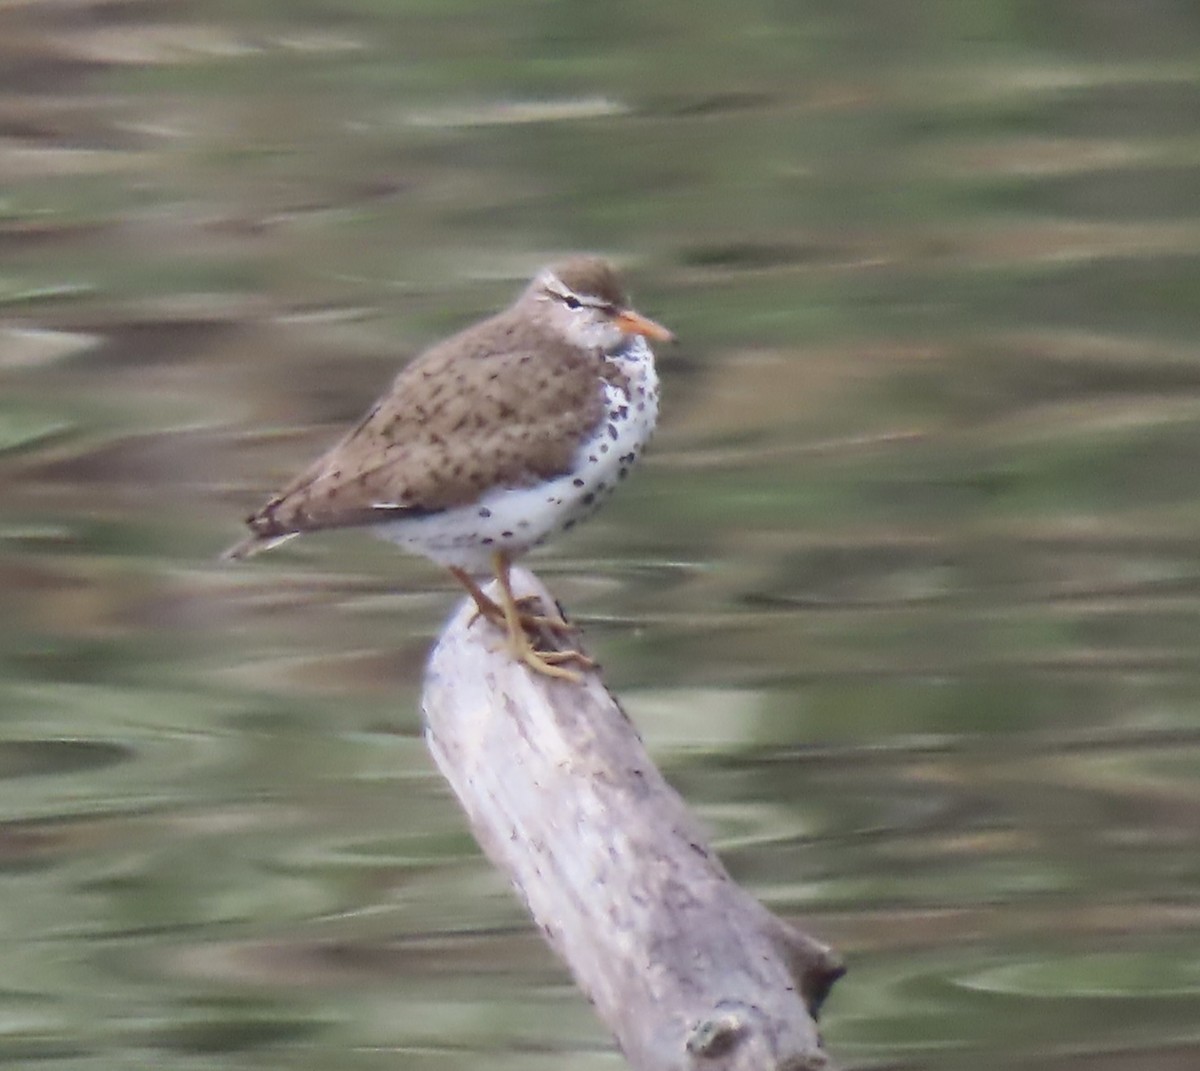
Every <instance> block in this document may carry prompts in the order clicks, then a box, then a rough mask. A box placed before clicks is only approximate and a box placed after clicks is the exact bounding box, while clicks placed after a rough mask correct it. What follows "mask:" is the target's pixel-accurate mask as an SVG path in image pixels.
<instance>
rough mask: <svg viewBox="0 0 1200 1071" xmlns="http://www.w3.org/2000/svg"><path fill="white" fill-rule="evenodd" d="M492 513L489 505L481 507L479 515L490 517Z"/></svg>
mask: <svg viewBox="0 0 1200 1071" xmlns="http://www.w3.org/2000/svg"><path fill="white" fill-rule="evenodd" d="M491 515H492V511H491V510H490V509H488V508H487V506H480V507H479V516H481V517H490V516H491Z"/></svg>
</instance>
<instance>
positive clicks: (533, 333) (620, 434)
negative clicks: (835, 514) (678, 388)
mask: <svg viewBox="0 0 1200 1071" xmlns="http://www.w3.org/2000/svg"><path fill="white" fill-rule="evenodd" d="M647 339H651V340H655V341H659V342H668V341H671V340H672V339H673V336H672V334H671V332H670V331H668V330H667V329H666V328H665V327H662V326H661V325H660V324H657V323H655V322H654V321H653V320H649V319H647V318H646V317H644V316H642V315H641V314H640V313H637V312H635V311H634V310H633V309H632V308H631V307H630V306H629V303H628V301H627V299H626V297H625V293H624V290H623V288H622V286H621V283H620V280H619V279H618V277H617V274H616V272H615V271H614V270H613V268H612V266H611V265H610V264H609V263H608V262H607V261H605V260H602V259H600V258H598V257H585V256H580V257H574V258H572V259H569V260H565V261H563V262H562V263H560V264H556V265H553V266H551V267H548V268H544V269H543V270H542V271H540V272H538V274H537V275H536V276H535V277H534V279H533V281H532V282H531V283H530V284H529V285H528V286H527V287H526V289H525V290H524V292H523V293H522V294H521V295H520V296H519V297H518V298H517V300H516V301H515V302H514V303H513V304H512V305H510V306H509V307H508V308H507V309H505V310H504V311H503V312H500V313H498V314H496V315H495V316H492V317H490V318H489V319H486V320H483V321H481V322H480V323H477V324H474V325H473V326H471V327H468V328H466V329H465V330H463V331H461V332H459V333H458V334H456V335H453V336H451V337H450V338H448V339H446V340H445V341H444V342H440V343H438V344H437V345H435V346H433V347H431V348H430V349H428V350H426V351H425V352H424V353H422V354H421V355H420V356H419V357H417V358H415V359H414V360H413V361H412V362H411V363H410V364H408V365H407V366H406V367H405V368H404V369H402V370H401V372H400V374H399V375H398V376H397V377H396V379H395V381H394V382H393V383H392V386H391V388H390V389H389V390H388V392H387V393H386V394H384V395H383V397H381V398H380V399H379V400H378V401H377V402H376V403H375V404H374V405H373V406H372V407H371V409H370V410H369V411H368V412H367V414H366V416H364V417H363V418H362V420H361V421H359V423H358V424H357V425H356V426H355V427H354V428H353V430H351V431H350V432H349V433H347V434H346V435H345V437H344V438H342V440H341V441H340V442H338V443H337V444H336V445H335V446H333V448H332V449H330V450H329V451H328V452H327V453H326V454H324V455H323V456H322V457H320V458H318V459H317V461H315V462H314V463H313V464H312V465H310V466H309V467H308V468H307V469H305V470H304V471H303V472H301V473H300V475H299V476H297V477H296V478H295V479H293V480H292V481H291V482H290V483H289V484H287V486H285V487H284V488H283V490H281V491H280V492H279V493H278V494H277V495H275V496H274V497H273V498H271V499H270V501H268V502H267V503H266V505H264V506H263V507H262V508H261V509H260V510H258V511H257V512H256V513H254V514H252V515H251V516H250V517H248V518H247V519H246V523H247V524H248V525H249V527H250V530H251V532H252V534H251V535H250V536H249V537H248V538H246V539H245V540H243V541H242V542H241V543H238V544H237V545H236V546H234V547H231V548H230V549H229V550H227V551H226V552H225V555H224V557H226V558H245V557H249V556H250V555H252V554H255V553H257V552H258V551H261V550H266V549H268V548H270V547H273V546H277V545H278V544H280V543H282V542H284V541H285V540H288V539H290V538H292V537H293V536H296V535H300V534H302V533H305V532H313V531H318V530H321V529H325V528H350V527H368V528H372V529H374V531H375V532H376V533H378V534H379V535H381V536H383V537H384V538H386V539H389V540H392V541H394V542H396V543H398V544H400V545H401V546H402V547H404V548H406V549H408V550H411V551H415V552H417V553H420V554H424V555H425V556H426V557H428V558H430V559H432V560H433V561H435V562H437V563H438V564H440V565H443V566H445V567H446V568H448V569H449V570H450V572H451V573H453V575H454V576H455V578H456V579H457V580H458V581H459V582H460V583H461V584H462V585H463V587H465V588H466V590H467V592H468V593H469V594H470V596H471V598H472V599H473V600H474V602H475V605H476V607H477V608H478V611H479V615H480V616H481V617H483V618H485V619H486V620H488V621H490V622H492V623H493V624H495V625H498V626H500V627H501V628H503V629H504V630H505V631H506V633H507V636H508V642H509V645H510V648H511V650H512V653H513V655H514V656H515V657H516V658H517V659H519V660H520V661H522V662H524V663H525V664H526V665H528V666H529V667H530V668H531V669H533V670H535V671H536V672H538V673H542V674H545V675H547V676H550V677H560V678H565V679H568V680H578V679H579V675H578V674H577V673H576V672H575V671H574V670H572V669H569V668H567V665H566V664H567V663H574V664H576V665H580V666H584V667H586V666H590V665H591V664H592V663H591V661H590V660H589V659H588V658H587V657H586V656H585V655H583V654H582V653H581V652H579V651H577V650H540V649H539V647H538V646H537V645H535V643H534V642H533V641H532V640H531V638H530V635H529V632H530V631H532V632H533V633H534V635H535V637H536V636H539V635H540V636H542V637H544V636H545V633H546V631H547V629H548V630H550V631H552V632H563V631H566V630H567V626H566V624H565V622H564V621H563V620H562V619H561V617H559V616H558V615H557V613H555V612H547V613H543V614H533V613H531V612H529V611H527V610H526V608H525V606H524V605H523V602H522V600H517V599H515V598H514V597H513V593H512V586H511V583H510V580H509V568H510V566H511V564H512V562H513V560H514V559H515V558H517V557H518V556H520V555H521V554H524V553H525V552H526V551H528V550H529V549H530V548H532V547H535V546H537V545H538V544H539V543H542V542H544V541H545V540H547V539H549V538H550V537H551V536H553V535H555V534H557V533H558V532H562V531H566V530H568V529H570V528H572V527H574V525H575V524H577V523H578V522H579V521H580V520H582V519H584V518H585V517H587V516H589V515H590V514H591V513H592V512H593V511H594V510H595V509H596V508H597V507H598V506H599V505H600V503H601V502H602V501H603V500H604V499H605V498H607V496H608V495H609V494H610V493H611V492H612V490H613V489H614V488H615V487H616V485H617V483H618V482H619V481H621V480H622V479H624V478H625V476H626V475H627V474H628V472H629V470H630V469H631V468H632V466H633V464H634V462H636V461H637V459H638V456H639V455H640V453H641V452H642V448H643V447H644V446H645V444H646V442H647V440H648V439H649V438H650V435H651V434H652V433H653V431H654V425H655V422H656V421H657V419H658V376H657V374H656V373H655V370H654V354H653V353H652V352H651V350H650V347H649V345H648V344H647V341H646V340H647ZM488 573H494V575H495V576H496V579H497V580H498V581H499V587H500V600H499V602H496V601H494V600H493V599H491V598H490V597H489V596H488V595H486V594H485V593H484V592H483V590H482V589H481V588H480V586H479V584H478V582H477V581H476V580H475V577H476V576H479V575H485V574H488Z"/></svg>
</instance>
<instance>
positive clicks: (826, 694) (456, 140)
mask: <svg viewBox="0 0 1200 1071" xmlns="http://www.w3.org/2000/svg"><path fill="white" fill-rule="evenodd" d="M1198 115H1200V15H1197V14H1196V12H1195V11H1194V10H1193V8H1192V6H1191V5H1188V4H1182V3H1170V2H1165V0H1164V2H1161V3H1155V4H1143V5H1132V4H1124V3H1116V2H1111V3H1105V2H1101V0H1058V2H1053V3H1043V4H1038V5H1029V4H1022V3H1016V2H996V3H991V4H986V5H985V4H975V3H968V2H966V0H962V2H953V0H941V2H935V0H904V2H899V3H896V2H887V3H884V2H882V0H874V2H867V0H859V2H851V3H843V4H838V5H834V4H824V3H816V2H809V3H800V4H795V5H790V6H789V5H778V4H749V5H735V4H731V3H728V2H712V3H707V2H705V3H693V4H682V3H657V4H651V5H633V4H627V3H617V4H611V5H606V6H603V7H601V6H600V5H596V4H590V5H589V4H582V3H576V2H566V0H560V2H557V3H509V4H504V5H484V4H480V3H478V2H477V0H473V2H470V3H468V2H465V0H463V2H455V3H450V4H430V3H389V4H381V3H374V4H372V3H367V2H365V0H362V2H353V3H344V4H341V5H337V6H333V5H325V4H316V3H303V4H297V3H292V4H278V3H277V4H268V3H251V4H217V3H212V2H201V3H193V4H166V5H161V6H156V7H153V8H148V7H146V6H144V5H138V4H126V3H120V2H110V3H101V2H83V3H79V4H71V5H59V4H51V3H46V2H37V0H35V2H32V3H27V4H14V5H8V6H5V7H0V182H2V184H3V189H2V194H0V314H2V315H3V317H4V321H5V322H4V325H3V334H2V335H0V484H2V486H3V499H2V500H0V501H3V508H2V511H0V583H2V585H3V586H2V591H3V600H4V605H5V612H4V613H3V614H2V615H0V867H2V868H3V870H2V873H0V919H2V920H3V933H4V935H5V938H6V945H7V947H6V949H5V955H4V963H5V968H6V969H5V972H4V982H3V985H2V986H0V1056H2V1058H3V1059H4V1060H5V1061H6V1062H7V1063H9V1064H11V1065H13V1066H26V1065H30V1066H32V1065H35V1064H36V1065H37V1066H39V1067H43V1068H45V1067H57V1066H61V1067H63V1068H66V1067H71V1068H75V1067H96V1068H110V1067H112V1068H116V1067H120V1068H131V1067H139V1066H154V1067H155V1068H162V1067H167V1068H172V1069H174V1068H178V1069H187V1068H191V1067H197V1068H198V1067H214V1066H220V1067H259V1068H261V1067H275V1066H279V1067H283V1066H288V1067H293V1068H294V1067H307V1066H312V1067H328V1066H330V1065H331V1064H334V1063H336V1064H337V1065H338V1066H340V1067H343V1068H351V1069H359V1068H361V1069H370V1068H375V1067H379V1068H383V1067H388V1068H391V1067H396V1066H405V1067H412V1068H417V1069H423V1068H438V1069H450V1068H460V1067H467V1066H474V1065H476V1064H477V1063H479V1062H480V1061H481V1060H486V1061H487V1063H488V1064H489V1066H492V1067H499V1068H505V1067H509V1066H511V1067H514V1068H517V1067H520V1068H534V1069H536V1068H539V1067H543V1066H544V1067H547V1068H549V1067H555V1068H561V1067H570V1068H579V1069H583V1068H591V1067H597V1068H600V1067H617V1066H620V1062H619V1060H618V1058H617V1057H616V1056H615V1055H614V1054H613V1053H612V1052H611V1050H610V1048H609V1042H608V1039H607V1037H606V1035H605V1034H604V1032H603V1030H602V1029H601V1028H600V1027H599V1026H598V1025H597V1024H596V1023H595V1022H594V1020H593V1019H592V1017H591V1015H590V1013H589V1010H588V1009H587V1007H586V1005H585V1004H584V1002H583V1001H582V999H581V998H580V997H579V996H578V995H577V994H576V993H575V992H574V990H573V989H572V988H571V986H570V985H569V983H568V981H567V979H566V977H565V975H564V973H563V972H562V970H561V969H560V968H559V967H558V966H557V965H556V964H555V962H554V961H553V959H552V958H551V957H550V955H549V953H548V952H546V951H545V950H544V949H543V948H542V947H541V945H540V944H539V942H538V940H537V939H536V937H535V936H534V935H533V934H532V933H531V931H530V929H529V927H528V926H527V924H526V920H525V919H524V917H523V915H522V913H521V911H520V909H519V907H518V906H517V904H516V903H515V901H514V900H513V898H512V897H511V896H510V894H509V893H508V891H507V890H506V889H505V888H504V885H503V883H502V882H501V881H500V879H499V878H498V877H496V876H495V875H494V874H492V873H491V872H490V871H489V870H488V868H487V867H486V866H485V864H483V863H482V861H481V860H480V859H479V857H478V854H477V852H476V851H475V849H474V846H473V845H472V844H471V842H470V840H469V838H468V836H467V834H466V833H465V830H464V828H463V824H462V822H461V819H460V818H459V816H458V814H457V811H456V810H455V807H454V805H453V803H452V801H450V799H449V798H448V795H447V793H446V791H445V790H444V789H443V787H442V786H441V784H440V782H439V781H438V780H437V778H436V776H435V775H434V774H433V772H432V769H431V765H430V763H429V761H428V759H427V757H426V755H425V753H424V749H423V747H422V744H421V741H420V738H419V721H418V715H417V697H418V694H419V686H420V673H421V667H422V664H423V661H424V657H425V654H426V652H427V650H428V647H429V644H430V642H431V641H432V637H433V636H434V635H435V634H436V631H437V629H438V628H439V627H440V624H441V622H442V620H443V619H444V617H445V615H446V614H447V613H448V612H449V609H450V607H451V606H452V605H453V603H454V601H455V599H456V598H457V596H456V594H455V593H454V592H453V591H452V590H451V587H450V585H449V584H448V583H447V582H446V580H445V579H444V578H443V577H442V576H440V575H439V574H437V573H436V572H435V571H434V570H433V569H432V568H431V567H429V566H428V565H426V564H425V563H422V562H418V561H411V560H408V559H405V558H403V557H400V556H399V555H397V554H396V553H395V552H394V550H392V549H390V548H388V547H385V546H382V545H376V544H375V543H374V542H372V541H371V540H369V539H367V538H365V537H362V536H355V535H353V534H348V535H341V536H328V537H322V538H319V539H313V540H312V542H311V543H308V544H307V545H306V544H304V543H301V544H299V545H297V544H292V545H291V546H290V547H289V548H288V549H287V550H285V551H281V552H279V553H278V554H276V555H275V556H273V557H270V558H264V559H262V560H260V561H258V562H255V563H254V564H252V565H250V566H246V567H243V568H239V569H228V568H223V567H220V566H218V565H217V564H216V563H215V562H214V560H213V559H214V555H215V553H216V552H217V551H218V550H219V549H220V548H221V547H223V546H224V545H225V544H226V543H228V542H229V541H230V540H231V539H233V538H234V537H235V536H236V534H237V519H238V517H239V516H240V514H241V513H242V512H243V511H244V509H245V508H246V507H248V506H250V505H253V504H255V503H256V502H257V500H258V499H259V498H260V497H261V495H262V494H263V493H264V492H265V491H267V490H269V489H270V488H272V487H273V486H274V485H275V484H276V483H277V482H278V480H279V478H280V477H281V476H283V475H286V474H287V473H288V472H290V471H291V470H292V469H294V468H295V467H296V466H297V465H298V464H300V463H302V462H303V461H305V460H307V459H308V458H309V457H310V456H311V455H312V454H313V453H314V452H315V451H316V450H317V449H319V448H320V447H321V446H323V445H324V444H325V443H327V442H328V441H329V440H330V439H331V437H332V436H333V435H335V434H336V430H337V428H338V426H339V425H341V424H342V423H344V422H346V421H349V420H352V419H353V418H354V417H355V416H356V415H357V414H358V412H359V411H360V410H361V409H362V407H363V406H364V405H365V404H366V403H367V402H368V401H369V400H370V399H371V398H373V397H374V396H375V394H376V393H377V392H378V390H379V389H380V388H381V386H382V385H383V384H385V383H386V382H387V381H388V379H389V378H390V376H391V374H392V372H393V370H394V368H395V367H396V366H397V364H398V363H399V362H400V361H401V360H403V359H404V357H406V356H407V355H408V354H410V353H412V352H414V351H415V350H417V349H419V348H420V347H421V346H422V345H424V344H426V343H427V342H429V341H430V340H432V339H434V338H437V337H438V336H439V335H440V334H441V333H444V332H446V331H449V330H452V329H454V328H455V327H457V326H459V325H461V324H463V323H465V322H467V321H469V320H470V319H471V318H473V317H475V316H478V315H480V314H482V313H484V312H486V311H489V310H491V309H493V308H495V307H497V306H499V305H502V304H504V303H506V302H507V301H508V300H509V299H510V298H511V296H512V294H513V293H514V292H515V290H516V289H517V288H518V287H519V286H520V283H521V280H522V279H523V278H524V277H525V276H527V274H528V273H529V272H530V271H532V269H533V268H534V267H536V266H537V265H538V264H540V263H542V262H543V261H544V260H545V259H547V258H549V257H551V256H554V255H557V254H559V253H561V252H563V251H567V250H573V249H579V248H586V249H598V250H601V251H604V252H607V253H609V254H612V255H614V256H616V257H618V258H619V259H620V260H621V261H622V262H623V264H625V265H626V267H627V269H628V273H629V275H630V277H631V280H632V283H633V288H634V292H635V295H636V298H637V302H638V305H639V306H640V307H642V308H643V309H644V310H645V311H646V312H648V313H649V314H651V315H653V316H655V317H656V318H657V319H660V320H662V321H663V322H665V323H668V324H670V325H671V326H672V327H673V328H674V329H675V330H676V331H677V332H678V333H679V334H680V336H681V338H682V339H683V340H684V342H683V345H682V346H681V347H680V349H679V352H677V353H675V354H673V355H671V356H670V357H669V358H666V359H664V360H663V361H662V365H663V367H662V374H663V378H664V383H665V391H666V402H665V405H666V409H665V416H664V422H663V426H662V428H661V431H660V434H659V436H658V439H657V440H656V444H655V448H654V450H653V452H652V454H651V456H650V457H649V458H648V459H647V462H646V464H645V465H644V466H643V467H642V471H641V472H640V473H639V475H638V477H637V479H636V480H634V481H632V482H631V483H630V484H629V485H628V486H627V487H625V488H623V489H622V495H621V496H619V497H618V498H617V499H615V500H614V502H613V503H612V504H611V505H610V506H609V507H607V508H606V510H605V511H604V512H603V513H602V514H601V515H600V516H599V517H598V518H597V519H596V521H595V522H593V523H592V524H591V525H589V526H588V527H586V528H584V529H583V530H581V531H580V532H579V533H578V534H577V535H575V536H573V537H572V538H571V540H569V541H564V542H563V543H562V544H560V545H559V546H557V547H555V548H553V549H552V550H551V551H550V552H548V553H547V554H546V555H545V556H544V557H543V558H541V559H539V560H538V561H537V562H536V563H535V567H536V568H537V569H538V571H539V572H540V573H541V574H542V575H543V576H544V577H546V578H547V579H548V580H549V581H550V582H551V583H552V585H553V586H554V588H555V590H556V592H557V593H558V594H559V595H560V597H561V598H562V599H563V601H564V602H565V603H566V605H567V606H568V607H569V608H570V609H571V611H572V613H573V614H574V615H575V616H576V617H577V618H578V619H579V620H581V621H582V623H583V624H584V626H585V628H586V630H587V636H588V641H589V643H590V644H592V645H593V646H594V647H595V648H596V649H597V650H598V652H599V653H600V655H601V656H602V658H603V660H604V662H605V666H606V670H607V674H608V679H609V681H610V682H611V684H612V685H613V686H614V687H615V688H616V689H617V691H618V692H619V694H620V695H621V696H622V698H623V699H624V700H625V701H626V702H627V705H628V708H629V710H630V712H631V714H632V715H633V716H634V717H635V718H636V719H637V720H638V722H639V725H640V726H641V727H642V728H643V730H644V732H645V735H646V738H647V741H648V743H649V744H650V746H651V748H652V750H653V752H654V754H655V756H656V758H657V759H658V760H659V762H660V763H661V764H662V765H663V767H664V769H665V770H666V772H667V773H668V775H669V776H670V778H671V779H672V781H673V782H674V783H675V784H676V785H677V786H678V787H679V788H680V790H681V791H682V792H683V793H684V794H685V796H686V797H687V798H688V799H689V801H691V802H692V804H693V805H694V806H695V807H696V808H697V810H698V811H699V813H700V814H701V815H702V816H703V817H704V819H705V820H706V821H707V822H708V823H709V824H710V827H711V828H712V829H713V830H714V832H715V836H716V839H717V842H718V845H719V846H720V847H721V849H722V854H723V857H724V858H725V860H726V861H727V863H728V865H729V866H730V868H731V869H732V870H733V872H734V874H735V875H736V876H737V878H738V879H739V880H740V881H742V882H744V883H745V884H747V885H748V886H749V887H750V888H752V889H753V890H754V891H755V892H756V893H757V894H758V895H760V896H761V897H762V898H763V899H764V900H765V901H766V902H767V903H768V904H769V905H770V906H771V907H772V909H773V910H776V911H778V912H780V913H781V914H784V915H788V916H791V917H796V918H799V919H802V920H803V921H804V924H805V926H806V927H807V928H808V929H810V930H811V931H812V932H813V933H814V934H815V935H817V936H819V937H822V938H824V939H826V940H829V941H832V942H833V943H835V944H836V945H837V946H838V947H839V948H840V949H841V950H842V952H843V953H844V954H845V955H846V956H847V958H848V960H849V963H850V967H851V972H850V974H849V975H848V976H847V977H846V978H845V979H844V980H843V981H842V982H841V983H839V985H838V987H837V989H836V990H835V993H834V996H833V998H832V999H831V1001H830V1002H829V1004H828V1006H827V1008H826V1011H825V1016H824V1027H825V1033H826V1038H827V1042H828V1045H829V1048H830V1050H831V1052H832V1053H833V1054H834V1056H835V1057H836V1058H837V1059H838V1060H839V1061H841V1062H843V1063H844V1064H846V1065H848V1066H854V1067H882V1066H887V1067H933V1068H942V1067H945V1068H958V1067H963V1066H975V1067H997V1068H1001V1067H1003V1068H1013V1067H1019V1068H1039V1069H1040V1068H1047V1069H1050V1068H1053V1069H1055V1071H1059V1069H1066V1068H1074V1067H1076V1066H1084V1065H1086V1066H1088V1067H1089V1068H1103V1069H1118V1068H1120V1069H1122V1071H1124V1069H1130V1068H1137V1069H1139V1071H1141V1069H1151V1071H1156V1069H1168V1068H1169V1069H1175V1068H1180V1067H1185V1066H1191V1064H1193V1063H1194V1062H1196V1061H1197V1059H1198V1057H1200V1053H1198V1052H1197V1037H1196V1035H1197V1031H1196V1027H1195V1023H1196V1022H1197V1021H1198V1019H1200V1016H1198V1014H1197V1013H1198V1011H1200V1003H1198V1001H1200V997H1198V995H1197V986H1198V978H1197V969H1196V963H1197V962H1198V946H1200V929H1198V925H1197V921H1198V918H1200V864H1198V862H1197V860H1198V859H1200V855H1198V853H1197V840H1198V839H1200V838H1198V835H1197V830H1198V829H1200V791H1198V789H1197V784H1198V780H1197V773H1198V772H1200V770H1198V767H1200V677H1198V674H1197V669H1198V668H1200V664H1198V662H1197V658H1196V654H1195V647H1196V636H1197V617H1198V615H1200V550H1198V549H1197V539H1196V529H1197V524H1198V522H1200V493H1198V492H1197V489H1196V488H1197V480H1196V472H1197V469H1198V465H1197V461H1200V350H1198V349H1197V346H1196V343H1195V339H1196V337H1197V331H1196V328H1197V325H1198V320H1200V312H1198V311H1197V307H1198V306H1197V301H1196V294H1197V292H1198V285H1197V284H1198V282H1200V256H1198V252H1200V214H1198V213H1197V209H1196V197H1195V192H1196V190H1197V189H1198V188H1200V183H1198V180H1200V126H1198V124H1197V119H1196V117H1197V116H1198Z"/></svg>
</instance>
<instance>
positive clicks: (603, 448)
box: [600, 443, 608, 454]
mask: <svg viewBox="0 0 1200 1071" xmlns="http://www.w3.org/2000/svg"><path fill="white" fill-rule="evenodd" d="M600 453H602V454H607V453H608V443H601V444H600Z"/></svg>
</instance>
